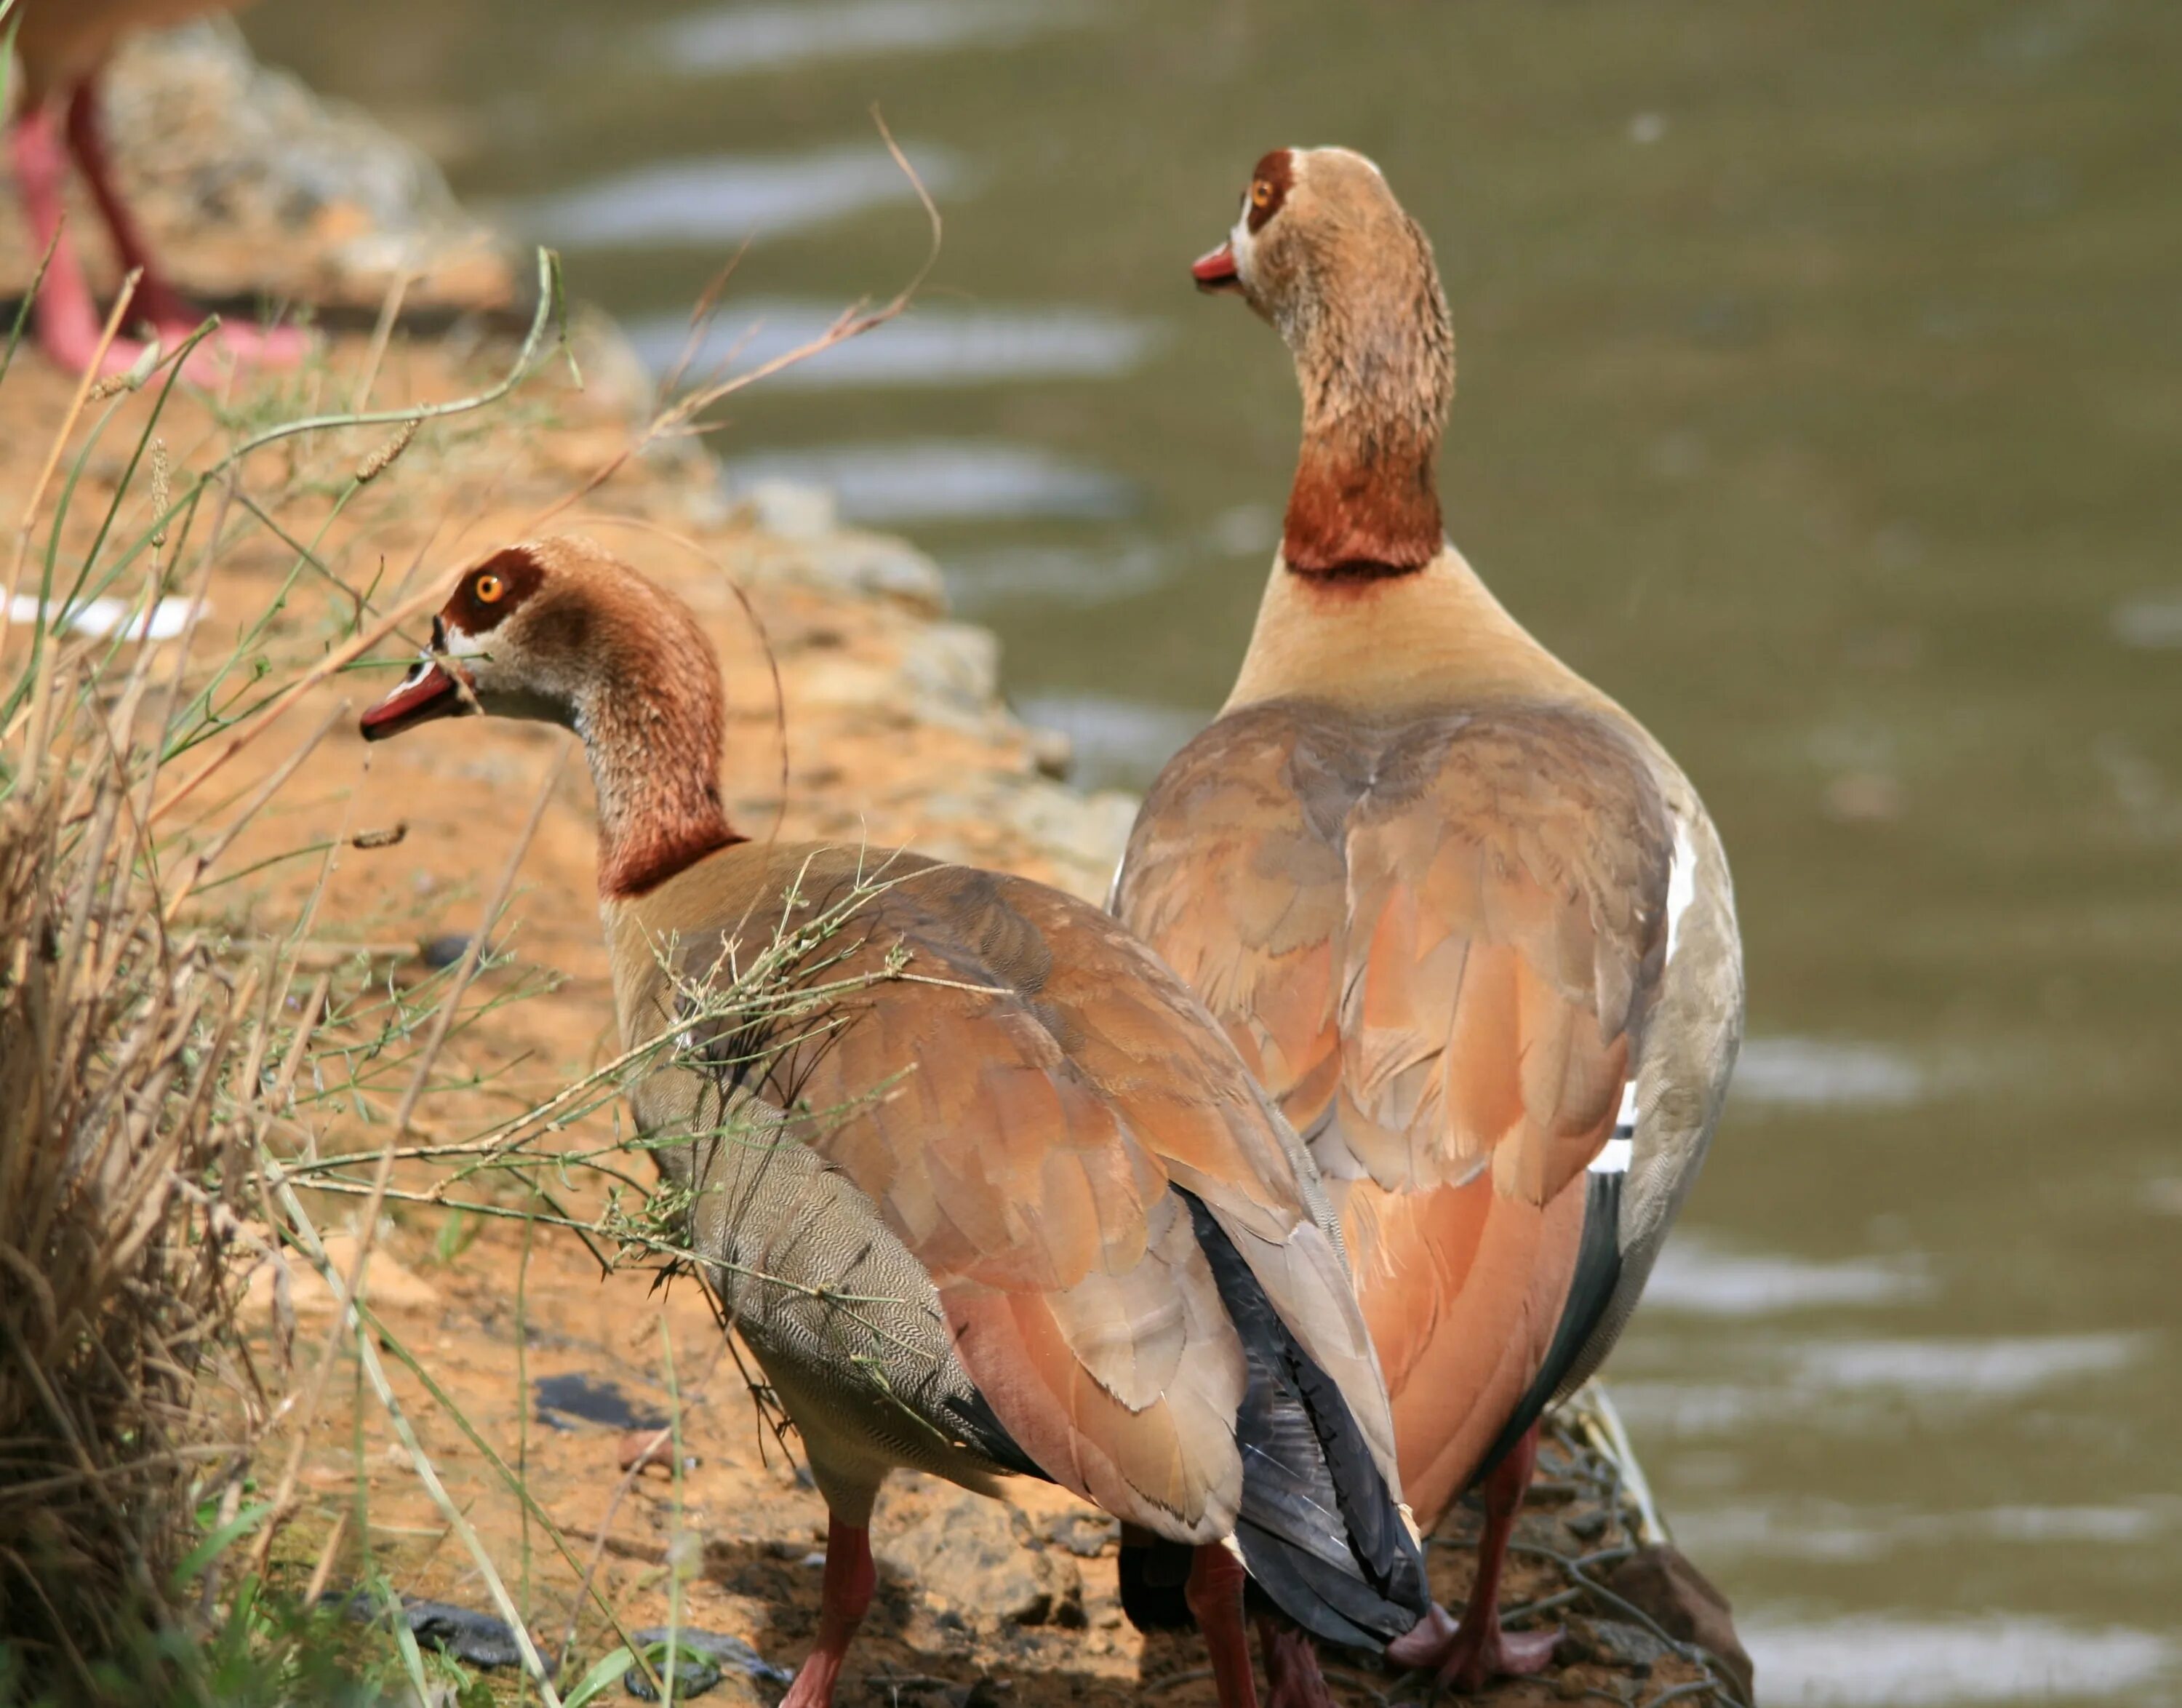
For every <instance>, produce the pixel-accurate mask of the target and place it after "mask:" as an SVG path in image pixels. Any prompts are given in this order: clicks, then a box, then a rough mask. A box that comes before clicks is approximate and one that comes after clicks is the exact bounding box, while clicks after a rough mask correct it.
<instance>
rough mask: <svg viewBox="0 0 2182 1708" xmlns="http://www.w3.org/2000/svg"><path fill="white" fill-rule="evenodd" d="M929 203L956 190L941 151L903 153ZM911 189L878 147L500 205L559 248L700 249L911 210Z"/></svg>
mask: <svg viewBox="0 0 2182 1708" xmlns="http://www.w3.org/2000/svg"><path fill="white" fill-rule="evenodd" d="M902 152H903V153H905V154H906V155H907V156H908V157H909V158H910V160H911V162H912V163H913V164H915V166H916V168H917V176H918V177H919V178H921V179H922V180H923V181H924V187H925V188H926V189H927V190H928V191H931V192H932V193H933V195H935V196H937V195H939V194H941V193H943V192H944V191H949V190H952V189H955V188H957V187H959V186H960V185H961V182H962V180H963V173H962V170H961V167H960V165H959V164H957V162H956V160H955V157H954V156H953V155H951V154H950V153H947V152H946V151H945V150H944V149H939V148H932V147H923V146H922V145H919V146H917V147H908V146H905V147H904V148H903V150H902ZM916 199H917V190H916V187H915V186H913V185H911V182H910V181H909V179H908V178H907V177H906V176H905V175H904V174H903V172H902V169H901V168H900V166H898V165H896V164H894V160H893V159H892V158H891V157H889V155H888V153H887V152H886V150H885V149H883V148H882V147H878V146H877V145H876V144H861V145H858V146H856V147H842V148H828V149H822V150H819V151H817V152H815V153H809V154H794V155H783V156H761V155H751V154H715V155H708V156H706V157H705V158H702V159H696V160H660V161H655V162H653V163H652V164H649V165H645V166H639V167H635V168H634V169H631V170H629V171H627V172H623V173H618V174H616V175H614V176H612V177H610V178H603V179H595V180H592V181H591V182H590V183H588V184H578V185H575V186H572V187H571V188H569V189H567V190H562V191H554V192H553V193H552V194H550V195H546V196H534V197H527V198H525V199H523V200H521V201H516V202H507V203H504V204H502V206H501V209H500V210H499V211H500V212H501V214H502V215H503V216H504V217H505V218H506V219H507V220H508V222H509V223H510V224H511V225H514V226H516V227H517V228H518V230H524V231H528V232H531V233H533V234H534V235H535V236H538V237H539V238H540V239H541V240H543V241H547V242H550V243H552V244H555V245H557V246H558V247H561V248H563V249H615V248H629V247H644V246H652V247H662V248H663V247H704V246H706V245H710V244H717V243H722V242H731V241H736V240H739V239H741V238H745V237H756V236H767V237H778V236H784V234H786V233H789V232H793V231H807V230H812V229H813V228H815V227H818V226H823V225H832V224H833V222H834V221H835V220H837V219H845V218H846V217H847V216H849V215H850V214H857V213H861V212H862V211H863V210H864V209H865V208H873V207H880V206H883V205H885V204H887V203H889V202H914V201H915V200H916Z"/></svg>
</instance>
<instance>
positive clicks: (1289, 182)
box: [1249, 148, 1295, 232]
mask: <svg viewBox="0 0 2182 1708" xmlns="http://www.w3.org/2000/svg"><path fill="white" fill-rule="evenodd" d="M1294 182H1295V157H1294V156H1293V153H1290V151H1289V150H1288V149H1286V148H1276V149H1274V150H1273V152H1272V153H1270V154H1268V155H1266V156H1265V158H1264V159H1262V160H1260V161H1259V162H1258V164H1257V167H1256V169H1254V171H1252V173H1251V174H1250V214H1249V229H1250V230H1251V231H1252V232H1257V231H1259V230H1262V229H1263V228H1264V226H1265V222H1266V221H1267V220H1268V219H1271V218H1272V217H1273V215H1274V214H1277V213H1279V212H1280V211H1281V204H1282V202H1286V201H1287V200H1288V190H1289V188H1290V186H1293V184H1294Z"/></svg>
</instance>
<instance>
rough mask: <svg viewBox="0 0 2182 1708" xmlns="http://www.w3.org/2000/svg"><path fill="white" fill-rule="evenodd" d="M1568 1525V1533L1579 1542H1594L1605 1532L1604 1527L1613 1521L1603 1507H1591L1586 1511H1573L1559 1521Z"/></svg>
mask: <svg viewBox="0 0 2182 1708" xmlns="http://www.w3.org/2000/svg"><path fill="white" fill-rule="evenodd" d="M1561 1522H1563V1523H1564V1524H1565V1525H1567V1526H1568V1530H1569V1534H1570V1535H1571V1536H1573V1537H1575V1538H1576V1540H1577V1541H1579V1542H1596V1541H1597V1540H1598V1539H1599V1538H1600V1537H1602V1536H1603V1535H1604V1534H1605V1533H1606V1527H1607V1526H1608V1525H1609V1524H1611V1523H1612V1522H1614V1519H1613V1517H1612V1516H1611V1515H1610V1514H1609V1513H1608V1512H1607V1511H1606V1510H1605V1509H1604V1508H1603V1507H1593V1508H1592V1510H1590V1511H1587V1512H1574V1513H1571V1514H1570V1515H1569V1517H1566V1518H1564V1519H1563V1520H1562V1521H1561Z"/></svg>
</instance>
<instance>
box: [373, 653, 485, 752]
mask: <svg viewBox="0 0 2182 1708" xmlns="http://www.w3.org/2000/svg"><path fill="white" fill-rule="evenodd" d="M462 709H463V708H462V696H461V695H460V693H458V692H457V690H456V688H455V679H454V678H453V677H451V676H450V675H448V674H447V673H446V671H444V670H442V669H441V668H440V667H439V666H438V665H437V664H435V663H430V662H429V660H424V659H420V660H418V664H417V668H415V669H414V670H412V671H411V672H410V673H409V674H407V676H405V677H403V678H402V685H401V686H400V687H398V688H396V690H394V691H393V692H392V693H391V694H389V695H388V696H386V697H385V699H384V700H381V701H379V703H378V704H377V705H376V706H374V707H372V708H371V709H370V710H369V711H368V712H366V713H364V714H363V717H362V718H360V719H358V720H357V730H358V731H359V733H361V734H362V735H363V739H364V740H367V741H384V740H385V739H386V738H387V737H388V736H390V735H400V734H401V733H402V731H403V730H404V729H413V728H415V727H416V725H418V724H429V723H430V722H431V721H432V720H433V719H434V718H452V717H456V716H458V715H459V714H460V713H461V712H462Z"/></svg>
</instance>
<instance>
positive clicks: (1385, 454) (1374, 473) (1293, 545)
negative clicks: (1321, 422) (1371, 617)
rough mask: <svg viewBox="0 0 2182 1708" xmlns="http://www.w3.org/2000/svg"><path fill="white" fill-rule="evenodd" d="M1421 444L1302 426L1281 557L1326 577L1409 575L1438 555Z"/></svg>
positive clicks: (1300, 570) (1426, 445)
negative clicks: (1302, 438) (1304, 430)
mask: <svg viewBox="0 0 2182 1708" xmlns="http://www.w3.org/2000/svg"><path fill="white" fill-rule="evenodd" d="M1437 438H1438V435H1437V433H1434V434H1433V435H1430V436H1429V437H1428V438H1426V439H1424V440H1423V441H1421V442H1418V441H1415V440H1410V441H1407V442H1401V441H1396V442H1391V443H1390V442H1388V441H1387V440H1385V439H1384V438H1376V439H1375V438H1374V437H1373V436H1371V435H1350V434H1345V433H1339V432H1332V433H1313V432H1310V431H1309V430H1306V432H1305V435H1304V443H1303V454H1302V456H1301V457H1299V458H1298V459H1297V462H1296V472H1295V484H1294V485H1293V486H1292V487H1290V488H1289V491H1288V516H1287V518H1286V520H1285V522H1284V523H1283V524H1282V530H1281V558H1282V562H1283V563H1286V564H1287V565H1288V568H1289V569H1290V570H1292V571H1293V572H1294V573H1295V574H1299V575H1308V576H1310V577H1313V578H1315V579H1323V580H1326V581H1369V580H1378V579H1383V578H1385V577H1387V576H1390V575H1407V574H1414V573H1415V571H1417V570H1419V569H1421V568H1424V566H1425V565H1426V564H1427V563H1431V562H1432V559H1433V558H1434V557H1437V555H1438V553H1439V549H1440V545H1441V541H1442V540H1443V537H1444V533H1445V530H1444V529H1443V525H1442V524H1441V520H1440V510H1439V492H1438V490H1437V483H1436V481H1435V480H1434V477H1433V470H1432V457H1433V453H1434V452H1437V449H1438V444H1437Z"/></svg>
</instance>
